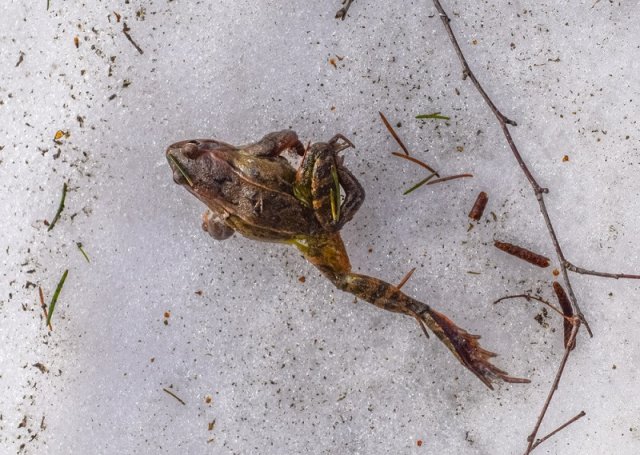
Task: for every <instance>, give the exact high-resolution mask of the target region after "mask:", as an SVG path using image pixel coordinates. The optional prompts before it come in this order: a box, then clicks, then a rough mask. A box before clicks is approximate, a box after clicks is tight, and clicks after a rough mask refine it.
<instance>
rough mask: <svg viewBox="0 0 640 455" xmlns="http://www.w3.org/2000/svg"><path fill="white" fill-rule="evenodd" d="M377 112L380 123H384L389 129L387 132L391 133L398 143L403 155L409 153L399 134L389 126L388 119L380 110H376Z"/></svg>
mask: <svg viewBox="0 0 640 455" xmlns="http://www.w3.org/2000/svg"><path fill="white" fill-rule="evenodd" d="M378 114H380V118H381V119H382V123H384V126H386V127H387V130H389V133H391V136H393V138H394V139H395V140H396V142H397V143H398V145H399V146H400V148H401V149H402V151H403V152H404V153H405V155H409V149H407V146H406V145H404V143H403V142H402V139H400V136H398V134H397V133H396V131H395V130H394V129H393V127H392V126H391V123H389V120H387V118H386V117H385V116H384V114H383V113H382V112H378Z"/></svg>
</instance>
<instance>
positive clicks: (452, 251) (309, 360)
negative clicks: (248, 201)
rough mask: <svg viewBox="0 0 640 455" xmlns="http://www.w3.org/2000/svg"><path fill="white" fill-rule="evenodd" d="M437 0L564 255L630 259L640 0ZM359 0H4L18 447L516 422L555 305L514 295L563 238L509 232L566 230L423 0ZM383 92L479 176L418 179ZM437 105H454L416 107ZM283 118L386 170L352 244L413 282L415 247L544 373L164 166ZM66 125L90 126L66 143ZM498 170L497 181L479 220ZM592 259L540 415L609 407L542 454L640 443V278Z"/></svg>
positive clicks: (364, 164) (546, 359)
mask: <svg viewBox="0 0 640 455" xmlns="http://www.w3.org/2000/svg"><path fill="white" fill-rule="evenodd" d="M444 6H445V8H446V9H447V10H448V12H449V14H450V16H451V18H452V21H453V22H452V23H453V27H454V29H455V31H456V33H457V34H458V37H459V39H460V42H461V45H462V47H463V48H464V51H465V52H466V55H467V57H468V59H469V63H470V64H471V66H472V67H473V68H474V69H475V71H476V74H477V76H478V77H479V78H480V80H481V81H482V82H483V83H484V85H485V88H486V90H487V91H488V92H489V93H490V94H491V96H492V97H493V99H494V101H495V102H496V103H497V104H498V106H500V107H501V108H502V109H503V111H504V112H505V114H506V115H507V116H509V117H512V118H513V119H514V120H516V121H517V122H518V124H519V126H518V127H515V128H511V131H512V132H513V135H514V138H515V140H516V141H517V143H518V146H519V147H520V150H521V152H522V153H523V155H524V157H525V159H526V161H527V162H528V163H529V164H530V165H531V168H532V171H533V173H534V174H535V175H536V177H537V178H539V180H540V183H541V184H542V185H543V186H545V187H548V188H549V189H550V193H549V195H548V196H547V204H548V207H549V212H550V215H551V217H552V219H553V222H554V224H555V227H556V228H557V231H558V236H559V239H560V242H561V243H562V246H563V248H564V251H565V253H566V255H567V257H568V258H569V259H570V260H571V261H573V262H574V263H576V264H577V265H580V266H583V267H587V268H596V269H599V270H604V271H626V272H633V271H635V272H636V273H638V270H640V242H638V239H639V238H640V223H639V222H638V217H639V213H640V197H639V195H640V179H639V178H638V171H639V170H640V152H639V150H638V148H639V147H638V144H639V139H640V135H639V134H640V133H639V132H638V124H637V113H638V101H639V100H640V82H639V81H640V80H639V78H638V74H639V73H640V64H639V62H640V50H639V48H638V42H639V38H640V36H639V35H640V32H639V29H638V22H637V20H638V19H637V17H638V4H637V2H610V1H594V0H588V1H578V2H552V1H542V2H521V1H509V2H507V1H502V0H501V1H496V2H462V1H456V2H451V1H446V2H444ZM339 7H340V1H339V0H332V1H323V2H320V1H297V2H292V1H288V2H285V1H248V0H238V1H228V0H227V1H220V0H218V1H199V2H194V1H191V2H190V1H177V0H176V1H170V0H168V1H166V0H156V1H153V2H144V1H134V0H132V1H128V0H127V1H124V2H113V1H112V2H109V1H101V2H72V1H62V0H51V6H50V9H49V10H48V11H47V10H46V2H45V0H39V1H29V2H26V1H18V0H13V1H5V2H3V6H2V10H3V14H2V18H1V19H0V30H1V32H0V55H1V56H2V69H1V70H0V119H1V121H0V148H1V150H0V188H1V192H0V232H2V237H1V243H0V256H1V258H2V260H1V261H2V268H1V272H2V279H1V280H0V361H1V370H0V452H1V453H2V454H5V453H6V454H11V453H17V452H19V453H24V454H41V453H47V454H50V455H57V454H131V453H141V454H178V453H180V454H205V453H214V454H233V453H242V454H249V453H252V454H341V453H344V454H346V453H354V454H405V453H415V454H517V453H522V452H523V451H524V448H525V446H526V436H527V434H528V433H529V431H530V430H531V428H532V426H533V424H534V421H535V418H536V416H537V414H538V412H539V410H540V407H541V406H542V403H543V400H544V397H545V396H546V393H547V390H548V389H549V385H550V383H551V380H552V377H553V373H554V371H555V368H556V367H557V365H558V363H559V361H560V358H561V355H562V348H561V337H562V336H561V326H562V324H561V321H560V320H559V318H558V317H556V316H555V315H553V314H551V313H549V314H548V316H545V315H544V314H543V312H542V308H541V307H540V306H539V305H538V304H535V303H533V302H531V303H528V302H526V301H508V302H504V303H502V304H499V305H492V302H493V301H494V300H495V299H497V298H499V297H501V296H503V295H505V294H509V293H522V292H530V293H537V292H539V293H540V294H541V295H542V296H543V297H544V298H547V299H550V300H552V301H555V299H554V297H553V295H552V292H551V290H550V283H551V281H552V280H553V275H552V269H553V268H554V267H555V266H556V265H557V261H555V259H554V266H552V267H549V268H548V269H538V268H535V267H533V266H530V265H529V264H527V263H524V262H522V261H520V260H518V259H515V258H512V257H510V256H507V255H506V254H504V253H502V252H500V251H498V250H497V249H495V248H494V247H493V240H494V239H500V240H503V241H509V242H513V243H517V244H520V245H523V246H526V247H529V248H531V249H533V250H535V251H538V252H540V253H542V254H544V255H547V256H549V257H552V258H555V254H554V251H553V248H552V244H551V241H550V239H549V236H548V234H547V231H546V229H545V227H544V223H543V220H542V217H541V216H540V214H539V212H538V210H537V205H536V201H535V199H534V197H533V196H532V192H531V190H530V188H529V186H528V184H527V182H526V180H525V178H524V176H523V174H522V172H521V171H520V169H519V168H518V167H517V165H516V162H515V160H514V159H513V157H512V155H511V154H510V152H509V150H508V148H507V146H506V143H505V140H504V138H503V136H502V134H501V132H500V129H499V127H498V125H497V123H496V121H495V119H494V118H493V117H492V116H491V113H490V112H489V111H488V109H487V107H486V106H485V105H484V104H483V103H482V100H481V98H480V96H479V95H478V93H477V92H476V91H475V90H474V89H473V87H472V86H471V85H470V83H469V81H464V80H462V78H461V68H460V65H459V62H458V61H457V59H456V55H455V53H454V51H453V49H452V47H451V45H450V43H449V41H448V39H447V37H446V34H445V32H444V29H443V27H442V23H441V22H440V19H439V18H438V16H437V15H436V14H435V13H436V12H435V9H434V8H433V5H432V3H431V2H429V1H404V2H390V1H383V0H356V1H355V2H354V4H353V6H352V8H351V12H350V15H349V17H348V18H347V20H345V21H337V20H336V19H334V17H333V16H334V14H335V11H336V10H337V9H338V8H339ZM120 16H121V18H120V20H119V21H118V17H120ZM124 22H126V24H127V27H128V28H129V29H130V30H129V32H128V33H129V34H130V36H131V38H132V39H133V41H134V42H135V43H137V44H138V45H139V46H140V48H141V49H142V50H143V51H144V53H143V54H140V53H139V52H138V51H137V50H136V48H135V47H134V46H133V45H132V43H131V42H129V40H128V39H127V37H126V36H125V34H124V33H123V24H124ZM76 36H77V37H78V46H77V47H76V45H75V43H74V37H76ZM332 62H333V63H335V66H334V65H333V64H332ZM18 63H19V64H18ZM378 111H383V112H384V113H386V115H387V117H388V118H389V119H390V121H391V122H392V123H393V124H394V125H398V127H397V130H398V132H399V134H401V136H402V137H403V139H404V140H405V142H406V143H407V145H408V146H409V147H410V149H411V150H412V151H413V153H414V154H415V156H416V157H419V158H421V159H424V160H425V161H428V162H429V163H430V164H431V165H433V166H434V167H436V168H437V169H439V170H440V171H441V172H442V173H443V174H445V175H451V174H455V173H461V172H470V173H473V174H474V177H473V178H472V179H466V180H457V181H452V182H449V183H446V184H441V185H435V186H429V187H423V188H421V189H419V190H417V191H415V192H413V193H411V194H409V195H407V196H403V195H402V193H403V191H404V190H405V189H407V188H408V187H410V186H411V185H412V184H414V183H416V182H417V181H419V180H420V179H422V178H423V177H424V176H425V174H424V172H423V170H422V169H421V168H419V167H418V166H415V165H413V164H412V163H409V162H407V161H404V160H399V159H397V158H394V157H393V156H391V152H393V151H396V150H397V149H398V147H397V145H396V144H395V142H394V141H393V139H392V138H391V137H390V136H389V134H388V133H387V131H386V130H385V128H384V126H383V125H382V123H381V122H380V120H379V118H378ZM432 112H441V113H442V114H443V115H447V116H450V117H451V120H450V121H448V122H445V121H442V120H439V121H434V120H428V121H420V120H416V119H415V118H414V116H415V115H416V114H426V113H432ZM284 128H291V129H294V130H296V131H297V132H298V134H299V135H300V137H301V138H302V140H303V141H304V142H306V141H307V140H312V141H317V140H327V139H329V138H330V137H331V136H333V135H334V134H335V133H338V132H340V133H343V134H345V135H346V136H348V137H349V138H350V139H352V140H353V142H354V143H355V144H356V147H357V148H356V150H349V151H347V152H345V156H346V163H347V165H348V167H349V168H350V169H352V170H353V172H354V173H355V174H356V175H357V177H358V178H359V179H360V181H361V182H362V184H363V186H364V187H365V189H366V191H367V199H366V201H365V204H364V205H363V207H362V208H361V210H360V211H359V213H358V214H357V215H356V217H355V218H354V220H353V221H352V222H351V223H349V224H348V225H347V226H346V227H345V229H344V231H343V237H344V241H345V243H346V245H347V248H348V250H349V253H350V256H351V260H352V263H353V264H354V269H355V270H357V271H360V272H364V273H368V274H371V275H373V276H377V277H380V278H383V279H387V280H389V281H390V282H397V281H399V280H400V279H401V278H402V276H403V275H404V274H405V273H406V272H407V271H408V270H410V269H411V268H413V267H416V268H417V270H416V272H415V274H414V275H413V278H411V280H410V281H409V282H408V283H407V284H406V286H405V288H404V289H405V291H406V292H407V293H408V294H410V295H412V296H415V297H417V298H418V299H420V300H422V301H424V302H426V303H429V304H430V305H432V306H434V307H435V308H437V309H438V310H440V311H442V312H444V313H446V314H447V315H449V316H450V317H452V318H453V319H454V320H455V321H456V322H457V323H458V324H459V325H461V326H462V327H465V328H467V329H468V330H469V331H471V332H472V333H478V334H481V335H482V337H483V338H482V343H483V346H484V347H486V348H487V349H490V350H492V351H495V352H498V353H499V354H500V356H499V357H498V358H497V359H496V364H497V365H498V366H500V367H502V368H504V369H506V370H507V371H509V372H510V373H512V374H514V375H519V376H525V377H528V378H530V379H531V381H532V382H531V384H530V385H505V384H499V385H498V386H497V387H496V390H495V391H493V392H492V391H489V390H488V389H487V388H485V387H484V386H483V384H482V383H481V382H480V381H478V380H477V378H475V377H474V376H473V375H472V374H471V373H469V372H468V371H466V370H465V369H464V368H463V367H462V366H461V365H460V364H459V363H458V362H457V361H456V360H455V359H454V358H453V356H452V355H451V354H450V353H449V352H448V351H447V350H446V349H445V348H444V346H443V345H442V344H441V343H439V342H438V341H437V340H436V339H435V338H434V337H431V339H430V340H426V339H425V338H424V337H423V336H422V334H421V332H420V330H419V328H418V326H417V324H415V322H414V321H413V320H411V319H409V318H406V317H401V316H398V315H394V314H391V313H388V312H384V311H381V310H379V309H377V308H375V307H373V306H371V305H369V304H366V303H363V302H358V303H357V304H354V300H353V298H352V296H350V295H348V294H344V293H342V292H340V291H337V290H335V289H334V288H333V287H332V285H331V284H330V283H329V282H328V281H326V280H325V279H324V278H323V277H322V276H320V274H319V273H318V272H317V271H316V270H315V269H314V268H313V267H312V266H310V265H309V264H308V263H306V262H305V261H304V260H303V259H302V258H301V257H300V254H299V253H298V252H297V251H295V250H294V249H293V248H291V247H287V246H283V245H276V244H261V243H257V242H253V241H250V240H247V239H244V238H241V237H239V236H234V237H232V238H231V239H229V240H226V241H224V242H215V241H213V240H212V239H211V238H210V237H208V236H207V235H206V234H205V233H204V232H202V231H201V229H200V214H201V213H202V212H203V210H204V208H203V206H202V204H201V203H200V202H198V201H197V200H196V199H195V198H193V197H192V196H190V195H189V194H188V193H187V192H186V191H184V190H183V189H182V188H179V187H178V186H177V185H175V184H174V183H173V182H172V179H171V174H170V172H169V168H168V166H167V163H166V161H165V158H164V150H165V148H166V147H167V145H169V144H170V143H172V142H175V141H177V140H181V139H189V138H209V137H215V138H218V139H221V140H224V141H227V142H231V143H246V142H250V141H252V140H256V139H258V138H260V137H261V136H262V135H263V134H265V133H267V132H270V131H274V130H279V129H284ZM58 130H62V131H64V132H68V133H69V136H68V137H62V138H60V139H59V140H58V142H57V143H56V142H54V136H55V134H56V131H58ZM565 155H567V156H568V157H569V160H568V161H563V157H564V156H565ZM63 182H68V184H69V193H68V195H67V199H66V206H65V209H64V211H63V213H62V216H61V218H60V220H59V221H58V223H57V224H56V226H55V227H54V229H53V230H51V231H50V232H48V231H47V227H46V225H45V220H48V221H49V222H50V221H52V219H53V216H54V214H55V211H56V208H57V206H58V202H59V200H60V195H61V190H62V185H63ZM482 190H484V191H486V192H488V193H489V205H488V207H487V210H486V213H485V215H484V217H483V219H482V220H481V222H480V223H478V225H477V226H476V227H475V228H474V229H472V230H471V231H468V230H467V229H468V226H469V221H468V218H467V213H468V211H469V209H470V208H471V205H472V204H473V201H474V200H475V196H476V195H477V193H478V192H479V191H482ZM78 242H81V243H82V245H83V248H84V250H85V251H86V252H87V254H88V256H89V258H90V260H91V262H90V263H87V262H86V261H85V259H84V258H83V256H82V254H81V253H80V251H79V249H78V248H77V246H76V244H77V243H78ZM65 269H69V276H68V279H67V282H66V284H65V286H64V288H63V290H62V292H61V295H60V299H59V301H58V304H57V308H56V310H55V313H54V314H53V320H52V324H53V331H52V332H49V331H48V330H46V328H45V325H44V320H43V319H42V310H41V308H40V302H39V298H38V292H37V287H38V286H41V287H42V289H43V291H44V295H45V301H46V302H48V301H49V299H50V298H51V296H52V294H53V291H54V289H55V287H56V284H57V282H58V280H59V278H60V276H61V275H62V272H63V271H64V270H65ZM471 272H473V273H471ZM301 276H304V277H306V280H305V281H304V282H301V281H300V280H299V277H301ZM572 280H573V283H574V287H575V291H576V294H577V297H578V299H579V301H580V302H581V304H582V308H583V309H584V312H585V314H586V317H587V318H588V320H589V321H590V323H591V326H592V328H593V331H594V334H595V336H594V338H592V339H589V338H588V337H587V336H586V332H584V331H583V332H581V334H580V337H579V339H578V345H577V349H576V351H575V353H574V354H573V355H572V357H571V359H570V362H569V366H568V369H567V372H566V375H565V377H564V379H563V381H562V383H561V385H560V389H559V391H558V395H557V398H556V400H555V401H554V402H553V403H552V406H551V409H550V411H549V415H548V418H547V420H546V421H545V422H544V424H543V427H542V429H541V435H543V434H545V433H547V432H548V431H550V430H552V429H553V428H555V427H556V426H558V425H559V424H561V423H562V422H564V421H566V420H567V419H569V418H570V417H572V416H573V415H575V414H577V413H578V412H580V411H581V410H584V411H586V413H587V416H586V417H585V418H583V419H582V420H580V421H579V422H577V423H575V424H574V425H572V426H571V427H569V428H568V429H566V430H564V431H563V432H562V433H560V434H558V435H557V436H555V437H554V438H553V439H551V440H549V441H547V442H545V443H544V444H543V445H542V446H540V447H539V448H538V449H536V453H540V454H543V453H547V454H563V455H564V454H602V453H611V452H612V451H615V453H617V454H637V453H640V400H639V399H638V396H639V395H640V377H639V375H640V345H639V343H638V324H639V323H640V315H639V314H640V313H639V312H638V303H639V302H638V295H639V291H640V285H639V284H638V282H631V281H615V280H606V279H601V278H595V277H586V276H581V275H572ZM165 313H167V315H165ZM167 316H168V317H167ZM536 317H537V319H536ZM36 364H39V366H34V365H36ZM41 370H42V371H41ZM163 388H164V389H167V390H169V391H171V392H173V393H174V394H175V395H176V396H178V397H179V398H180V399H182V400H184V403H185V404H184V405H183V404H181V403H180V402H179V401H178V400H176V399H175V398H173V397H172V396H170V395H169V394H167V393H165V392H164V391H163ZM209 399H210V400H209ZM208 401H210V402H208ZM25 419H26V420H25ZM43 419H44V422H43ZM212 422H215V423H212ZM418 441H422V444H421V445H419V443H418Z"/></svg>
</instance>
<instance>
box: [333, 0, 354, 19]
mask: <svg viewBox="0 0 640 455" xmlns="http://www.w3.org/2000/svg"><path fill="white" fill-rule="evenodd" d="M352 3H353V0H342V4H343V5H344V6H343V7H342V8H340V9H339V10H338V12H337V13H336V19H342V20H345V19H346V17H347V11H349V8H350V7H351V4H352Z"/></svg>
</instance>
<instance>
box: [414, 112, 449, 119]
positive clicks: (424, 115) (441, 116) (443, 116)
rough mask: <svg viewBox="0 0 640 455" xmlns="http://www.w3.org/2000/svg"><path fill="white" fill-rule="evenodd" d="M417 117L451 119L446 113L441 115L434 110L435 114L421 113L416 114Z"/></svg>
mask: <svg viewBox="0 0 640 455" xmlns="http://www.w3.org/2000/svg"><path fill="white" fill-rule="evenodd" d="M416 118H417V119H420V120H425V119H435V120H450V118H449V117H447V116H446V115H440V112H434V113H433V114H420V115H416Z"/></svg>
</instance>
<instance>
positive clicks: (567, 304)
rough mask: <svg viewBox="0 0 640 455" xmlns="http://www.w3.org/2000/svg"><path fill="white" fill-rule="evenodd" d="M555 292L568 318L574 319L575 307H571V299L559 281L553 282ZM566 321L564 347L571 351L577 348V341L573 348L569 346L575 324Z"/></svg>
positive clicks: (574, 341) (564, 325) (572, 345)
mask: <svg viewBox="0 0 640 455" xmlns="http://www.w3.org/2000/svg"><path fill="white" fill-rule="evenodd" d="M553 291H554V292H555V293H556V297H557V298H558V303H559V304H560V308H562V312H563V313H564V315H565V316H566V318H572V317H573V307H572V306H571V301H570V300H569V297H567V293H566V292H565V291H564V288H563V287H562V285H561V284H560V283H558V282H557V281H554V282H553ZM566 318H565V319H564V324H563V328H564V347H565V349H567V348H569V350H570V351H573V349H574V348H575V347H576V340H575V339H574V340H573V343H571V346H569V339H570V338H571V329H572V328H573V324H572V323H571V321H569V320H568V319H566Z"/></svg>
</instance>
